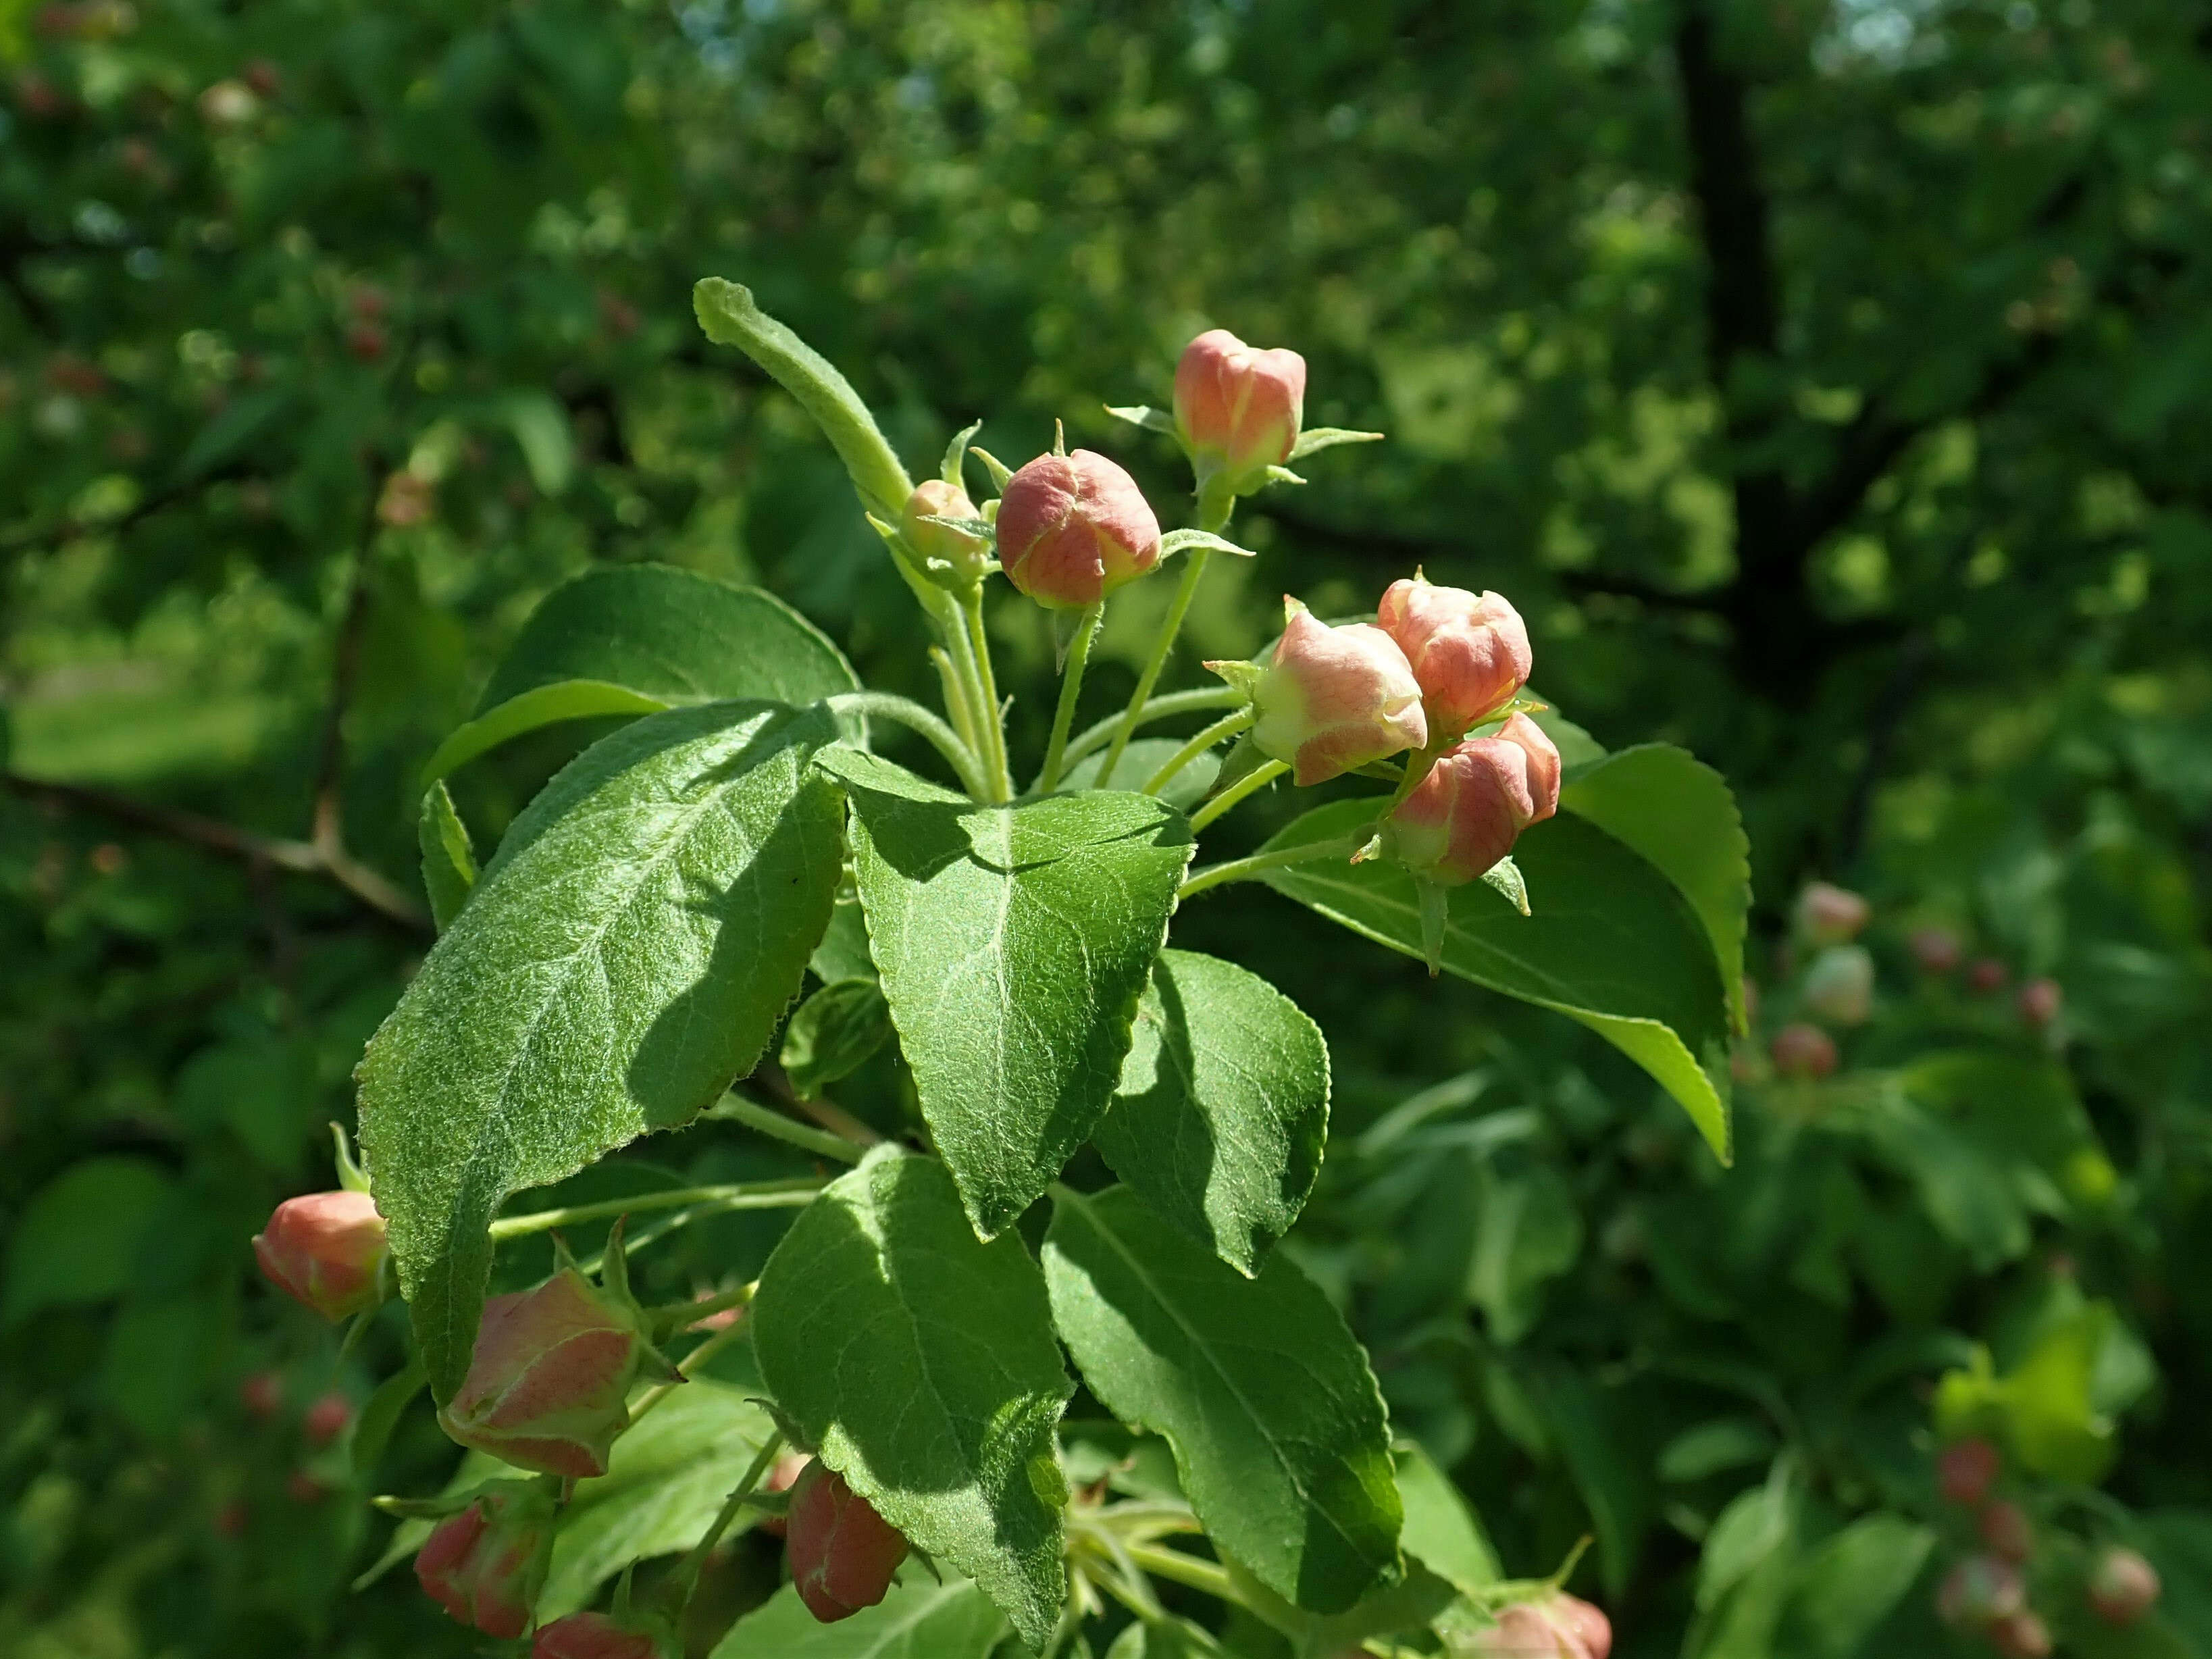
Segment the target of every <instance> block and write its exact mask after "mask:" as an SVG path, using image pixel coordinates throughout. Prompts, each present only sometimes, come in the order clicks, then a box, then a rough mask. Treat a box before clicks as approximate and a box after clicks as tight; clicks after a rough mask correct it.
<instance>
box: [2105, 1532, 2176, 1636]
mask: <svg viewBox="0 0 2212 1659" xmlns="http://www.w3.org/2000/svg"><path fill="white" fill-rule="evenodd" d="M2159 1589H2160V1584H2159V1582H2158V1569H2157V1568H2156V1567H2154V1566H2153V1565H2151V1564H2150V1563H2149V1562H2148V1561H2146V1560H2144V1559H2142V1556H2140V1555H2138V1554H2136V1553H2135V1552H2134V1551H2133V1550H2130V1549H2122V1548H2120V1547H2118V1546H2117V1545H2116V1546H2114V1547H2112V1548H2110V1549H2107V1550H2105V1551H2102V1552H2101V1553H2100V1554H2099V1555H2098V1557H2097V1559H2096V1560H2095V1562H2094V1563H2093V1564H2092V1565H2091V1566H2090V1568H2089V1607H2090V1609H2091V1610H2092V1611H2093V1612H2094V1613H2096V1615H2097V1617H2098V1618H2100V1619H2101V1620H2104V1621H2105V1622H2106V1624H2108V1625H2132V1624H2134V1623H2135V1621H2136V1620H2138V1619H2140V1618H2142V1616H2143V1614H2145V1613H2148V1612H2149V1611H2150V1610H2151V1608H2152V1607H2154V1605H2156V1603H2157V1601H2158V1595H2159Z"/></svg>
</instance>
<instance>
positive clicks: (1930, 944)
mask: <svg viewBox="0 0 2212 1659" xmlns="http://www.w3.org/2000/svg"><path fill="white" fill-rule="evenodd" d="M1911 946H1912V959H1913V960H1914V961H1915V962H1917V963H1919V964H1920V965H1921V967H1922V968H1923V969H1926V970H1927V971H1928V972H1929V973H1931V974H1948V973H1949V972H1950V971H1951V970H1952V969H1954V968H1956V967H1957V966H1958V965H1959V960H1960V957H1961V956H1962V955H1963V954H1964V947H1963V946H1962V945H1960V943H1959V936H1958V935H1957V934H1956V933H1953V932H1952V931H1951V930H1950V929H1949V928H1948V927H1916V928H1914V929H1913V930H1912V939H1911Z"/></svg>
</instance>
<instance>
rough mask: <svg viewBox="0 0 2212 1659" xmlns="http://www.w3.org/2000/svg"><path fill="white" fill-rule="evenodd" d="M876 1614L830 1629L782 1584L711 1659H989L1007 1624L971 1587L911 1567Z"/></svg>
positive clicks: (864, 1612) (867, 1611) (864, 1611)
mask: <svg viewBox="0 0 2212 1659" xmlns="http://www.w3.org/2000/svg"><path fill="white" fill-rule="evenodd" d="M901 1577H902V1579H903V1580H904V1582H903V1583H901V1584H899V1585H897V1586H896V1587H895V1588H894V1589H892V1590H891V1592H890V1595H886V1596H885V1597H884V1599H883V1600H882V1601H879V1602H878V1603H877V1604H876V1605H875V1606H874V1607H863V1608H861V1609H860V1612H858V1613H854V1615H853V1616H852V1617H851V1618H849V1619H841V1620H838V1621H837V1622H836V1624H834V1625H825V1624H823V1623H822V1622H821V1621H820V1620H817V1618H815V1616H814V1615H813V1614H812V1613H809V1612H808V1611H807V1610H806V1604H805V1602H804V1601H800V1600H799V1592H798V1591H797V1590H795V1589H793V1588H792V1587H791V1586H790V1585H788V1584H787V1585H785V1586H784V1587H783V1588H782V1589H780V1590H778V1591H777V1592H776V1593H775V1595H773V1596H772V1597H770V1598H769V1601H768V1603H767V1605H766V1606H764V1607H759V1608H757V1610H755V1611H754V1612H751V1613H747V1614H746V1615H745V1616H744V1618H742V1619H740V1620H738V1622H737V1623H736V1624H735V1625H733V1626H731V1627H730V1632H729V1634H728V1635H726V1636H725V1637H724V1638H722V1639H721V1641H720V1643H718V1644H716V1645H715V1648H714V1656H713V1659H984V1656H985V1655H987V1654H988V1653H989V1652H990V1651H991V1649H992V1648H993V1646H994V1645H995V1644H997V1642H998V1641H999V1638H1000V1637H1001V1636H1002V1635H1003V1634H1004V1633H1005V1632H1006V1619H1005V1617H1004V1616H1003V1615H1002V1614H1001V1613H1000V1612H999V1610H998V1608H996V1607H993V1606H992V1605H991V1599H990V1597H988V1596H987V1595H984V1594H983V1592H982V1591H981V1590H980V1589H977V1588H976V1587H975V1585H974V1584H971V1583H969V1582H968V1581H967V1580H966V1579H964V1578H952V1577H947V1578H946V1580H945V1583H941V1584H940V1583H938V1582H937V1581H936V1580H935V1579H933V1578H932V1577H930V1576H929V1574H928V1573H927V1572H926V1571H922V1570H921V1568H919V1567H916V1566H914V1565H908V1566H907V1567H906V1569H905V1570H904V1571H903V1572H902V1574H901Z"/></svg>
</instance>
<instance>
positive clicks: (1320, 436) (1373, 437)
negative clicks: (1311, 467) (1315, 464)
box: [1291, 426, 1386, 461]
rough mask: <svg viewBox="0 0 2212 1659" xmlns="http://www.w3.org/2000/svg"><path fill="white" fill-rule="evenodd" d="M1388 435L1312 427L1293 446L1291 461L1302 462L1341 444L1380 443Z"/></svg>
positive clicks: (1346, 428)
mask: <svg viewBox="0 0 2212 1659" xmlns="http://www.w3.org/2000/svg"><path fill="white" fill-rule="evenodd" d="M1385 436H1386V435H1385V434H1383V433H1380V432H1356V431H1353V430H1352V428H1349V427H1341V426H1316V427H1310V428H1307V429H1306V430H1305V431H1304V432H1301V433H1299V434H1298V441H1297V442H1296V443H1295V444H1292V445H1291V459H1292V460H1294V461H1302V460H1304V459H1305V458H1306V457H1307V456H1309V455H1316V454H1319V453H1321V452H1322V450H1324V449H1334V448H1335V447H1337V446H1338V445H1339V444H1373V443H1380V442H1382V441H1383V438H1384V437H1385Z"/></svg>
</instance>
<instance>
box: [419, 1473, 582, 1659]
mask: <svg viewBox="0 0 2212 1659" xmlns="http://www.w3.org/2000/svg"><path fill="white" fill-rule="evenodd" d="M552 1547H553V1510H552V1506H551V1505H550V1504H549V1503H547V1502H546V1500H545V1499H544V1498H543V1497H542V1496H540V1495H539V1494H538V1493H537V1492H532V1490H531V1489H530V1488H529V1487H527V1486H521V1485H519V1484H517V1485H505V1486H495V1487H493V1488H491V1489H490V1490H489V1491H488V1492H485V1493H484V1494H483V1497H481V1498H477V1501H476V1502H475V1503H473V1504H470V1505H469V1506H468V1508H466V1509H465V1510H462V1511H461V1512H460V1513H459V1515H454V1516H447V1518H446V1519H445V1520H443V1521H441V1522H439V1523H438V1525H437V1527H436V1528H435V1529H434V1530H433V1531H432V1532H431V1534H430V1535H429V1537H428V1538H427V1539H426V1540H424V1541H423V1544H422V1549H421V1550H420V1551H419V1552H417V1553H416V1557H415V1577H416V1579H417V1580H419V1581H420V1582H421V1583H422V1588H423V1589H424V1590H425V1591H426V1592H427V1593H428V1595H429V1597H430V1599H431V1600H432V1601H435V1602H436V1603H437V1604H438V1605H439V1606H440V1607H443V1608H445V1610H446V1611H447V1613H451V1614H453V1617H454V1618H456V1619H458V1620H460V1622H461V1623H463V1624H464V1625H467V1626H471V1627H473V1628H474V1629H477V1630H480V1631H482V1632H483V1633H484V1634H485V1635H487V1636H496V1637H499V1638H501V1639H503V1640H507V1641H512V1640H513V1638H516V1637H518V1636H520V1635H521V1634H522V1633H523V1632H525V1631H526V1630H528V1629H529V1628H530V1609H531V1605H532V1603H533V1602H534V1601H537V1599H538V1589H539V1587H540V1586H541V1585H543V1584H544V1582H545V1565H546V1562H547V1560H548V1559H549V1557H550V1552H551V1550H552Z"/></svg>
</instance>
